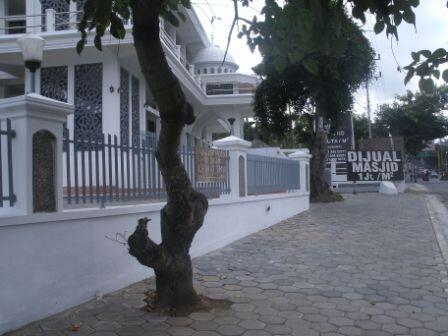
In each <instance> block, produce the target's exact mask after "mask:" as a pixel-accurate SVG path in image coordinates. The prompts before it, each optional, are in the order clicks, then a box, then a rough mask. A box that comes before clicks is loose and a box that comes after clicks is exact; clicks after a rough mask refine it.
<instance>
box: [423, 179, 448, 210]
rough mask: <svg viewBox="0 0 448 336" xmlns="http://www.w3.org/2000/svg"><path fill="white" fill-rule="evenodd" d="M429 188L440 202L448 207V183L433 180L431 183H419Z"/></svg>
mask: <svg viewBox="0 0 448 336" xmlns="http://www.w3.org/2000/svg"><path fill="white" fill-rule="evenodd" d="M419 183H421V184H422V185H424V186H425V187H427V188H428V189H429V190H430V191H431V194H434V195H437V196H438V197H439V198H440V200H441V201H442V202H443V203H444V204H445V205H446V206H448V181H438V180H431V181H429V182H421V181H420V182H419Z"/></svg>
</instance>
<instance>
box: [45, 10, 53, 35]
mask: <svg viewBox="0 0 448 336" xmlns="http://www.w3.org/2000/svg"><path fill="white" fill-rule="evenodd" d="M45 30H46V32H47V33H51V32H54V31H55V30H56V11H55V10H54V9H53V8H48V9H46V10H45Z"/></svg>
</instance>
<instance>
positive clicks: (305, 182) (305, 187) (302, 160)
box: [289, 148, 311, 195]
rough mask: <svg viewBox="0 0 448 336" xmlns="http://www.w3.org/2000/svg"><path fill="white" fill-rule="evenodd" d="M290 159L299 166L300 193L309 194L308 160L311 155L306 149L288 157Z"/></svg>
mask: <svg viewBox="0 0 448 336" xmlns="http://www.w3.org/2000/svg"><path fill="white" fill-rule="evenodd" d="M289 158H290V159H292V160H296V161H299V164H300V168H299V169H300V191H301V192H303V193H305V194H308V195H309V194H310V159H311V154H310V152H309V150H308V149H306V148H305V149H299V150H298V151H296V152H294V153H292V154H291V155H290V156H289Z"/></svg>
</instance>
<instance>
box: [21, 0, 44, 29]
mask: <svg viewBox="0 0 448 336" xmlns="http://www.w3.org/2000/svg"><path fill="white" fill-rule="evenodd" d="M25 6H26V25H27V27H33V28H28V29H27V32H32V33H40V32H41V31H42V28H41V27H40V26H41V25H42V21H43V20H42V16H40V14H41V13H42V6H41V4H40V1H36V0H26V3H25Z"/></svg>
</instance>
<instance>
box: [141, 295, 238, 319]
mask: <svg viewBox="0 0 448 336" xmlns="http://www.w3.org/2000/svg"><path fill="white" fill-rule="evenodd" d="M145 294H146V299H145V302H146V303H147V305H146V306H145V307H143V308H142V310H144V311H146V312H151V313H155V312H157V313H162V314H166V315H169V316H188V315H190V314H191V313H194V312H209V311H211V310H212V309H216V308H218V309H225V308H229V307H230V306H231V305H232V304H233V302H231V301H229V300H217V299H211V298H209V297H206V296H204V295H199V302H197V303H195V304H185V305H182V306H178V307H168V306H163V305H160V304H158V302H157V293H156V291H155V290H149V291H148V292H146V293H145Z"/></svg>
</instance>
